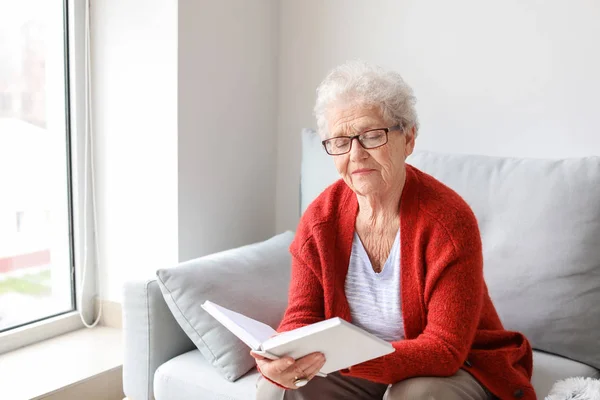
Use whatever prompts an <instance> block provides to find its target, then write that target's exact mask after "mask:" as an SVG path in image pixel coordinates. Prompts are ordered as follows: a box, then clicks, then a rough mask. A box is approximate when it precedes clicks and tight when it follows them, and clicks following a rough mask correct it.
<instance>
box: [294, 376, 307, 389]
mask: <svg viewBox="0 0 600 400" xmlns="http://www.w3.org/2000/svg"><path fill="white" fill-rule="evenodd" d="M307 383H308V379H306V378H299V377H297V376H295V377H294V386H296V387H302V386H306V384H307Z"/></svg>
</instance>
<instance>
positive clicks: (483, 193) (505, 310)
mask: <svg viewBox="0 0 600 400" xmlns="http://www.w3.org/2000/svg"><path fill="white" fill-rule="evenodd" d="M302 151H303V154H302V168H301V210H302V211H303V210H305V209H306V207H307V206H308V205H309V204H310V202H311V201H312V200H313V199H314V198H315V197H316V196H317V195H318V194H319V193H320V192H321V191H322V190H323V189H325V188H326V187H327V186H328V185H330V184H331V183H333V182H334V181H335V180H336V179H339V176H338V175H337V172H336V170H335V167H334V165H333V161H332V160H331V157H330V156H328V155H327V154H326V153H325V151H323V148H322V146H321V144H320V138H319V137H318V135H317V134H316V133H314V131H311V130H305V131H304V132H303V136H302ZM408 162H409V163H410V164H412V165H414V166H415V167H417V168H418V169H420V170H422V171H424V172H426V173H429V174H431V175H433V176H434V177H436V178H437V179H439V180H440V181H442V182H444V183H445V184H446V185H448V186H450V187H451V188H453V189H454V190H455V191H456V192H458V193H459V194H460V195H461V196H462V197H463V198H464V199H465V200H466V201H467V202H468V203H469V205H470V206H471V207H472V208H473V211H474V212H475V215H476V216H477V220H478V222H479V227H480V229H481V236H482V241H483V251H484V260H485V265H484V272H485V278H486V282H487V285H488V288H489V292H490V295H491V297H492V300H493V301H494V305H495V306H496V309H497V310H498V313H499V314H500V317H501V319H502V322H503V323H504V325H505V327H506V328H507V329H511V330H517V331H520V332H523V333H524V334H525V335H526V336H527V337H528V339H529V340H530V341H531V343H532V345H533V347H534V348H537V349H540V350H544V351H547V352H550V353H554V354H558V355H562V356H565V357H568V358H571V359H573V360H577V361H580V362H583V363H586V364H589V365H592V366H594V367H596V368H600V352H598V351H596V350H597V348H598V343H600V307H598V304H600V157H587V158H577V159H562V160H538V159H521V158H500V157H487V156H472V155H459V154H456V155H452V154H437V153H431V152H424V151H419V152H415V154H414V155H413V156H411V157H410V158H409V159H408Z"/></svg>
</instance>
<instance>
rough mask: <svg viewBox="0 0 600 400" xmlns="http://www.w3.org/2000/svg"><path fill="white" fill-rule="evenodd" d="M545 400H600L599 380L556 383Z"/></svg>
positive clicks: (569, 379)
mask: <svg viewBox="0 0 600 400" xmlns="http://www.w3.org/2000/svg"><path fill="white" fill-rule="evenodd" d="M546 400H600V380H598V379H592V378H568V379H565V380H562V381H558V382H556V383H555V384H554V385H553V386H552V390H550V393H549V394H548V396H547V397H546Z"/></svg>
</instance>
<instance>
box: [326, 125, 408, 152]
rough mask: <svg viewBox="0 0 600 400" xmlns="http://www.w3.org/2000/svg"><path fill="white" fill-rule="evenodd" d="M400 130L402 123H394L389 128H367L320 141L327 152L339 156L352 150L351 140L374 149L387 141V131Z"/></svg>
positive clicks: (366, 147)
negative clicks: (351, 134) (366, 129)
mask: <svg viewBox="0 0 600 400" xmlns="http://www.w3.org/2000/svg"><path fill="white" fill-rule="evenodd" d="M396 130H401V131H403V132H404V127H403V126H402V125H394V126H392V127H391V128H377V129H369V130H368V131H364V132H363V133H360V134H358V135H354V136H336V137H334V138H331V139H326V140H323V141H322V142H321V143H322V144H323V147H324V148H325V151H326V152H327V154H329V155H331V156H339V155H342V154H346V153H348V152H349V151H350V150H352V142H353V141H354V139H358V143H360V145H361V146H362V147H363V149H376V148H378V147H381V146H383V145H384V144H386V143H387V142H388V132H390V131H396Z"/></svg>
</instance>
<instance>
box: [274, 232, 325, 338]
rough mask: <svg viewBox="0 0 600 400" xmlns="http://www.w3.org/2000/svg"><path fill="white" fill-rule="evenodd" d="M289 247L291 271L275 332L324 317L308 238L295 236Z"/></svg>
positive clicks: (320, 286) (321, 293)
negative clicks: (308, 249) (284, 301)
mask: <svg viewBox="0 0 600 400" xmlns="http://www.w3.org/2000/svg"><path fill="white" fill-rule="evenodd" d="M297 239H298V240H296V239H295V240H294V242H293V243H292V245H291V246H290V253H291V254H292V271H291V278H290V288H289V293H288V306H287V309H286V311H285V314H284V316H283V319H282V321H281V323H280V324H279V328H277V331H278V332H285V331H290V330H292V329H296V328H300V327H302V326H305V325H310V324H313V323H315V322H319V321H322V320H323V319H324V306H323V304H324V300H323V286H322V283H321V280H320V279H319V276H318V265H317V264H318V258H317V259H315V258H314V256H313V257H311V255H310V252H308V251H307V249H306V248H307V247H309V244H308V242H309V240H310V238H303V237H302V236H300V235H297Z"/></svg>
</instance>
